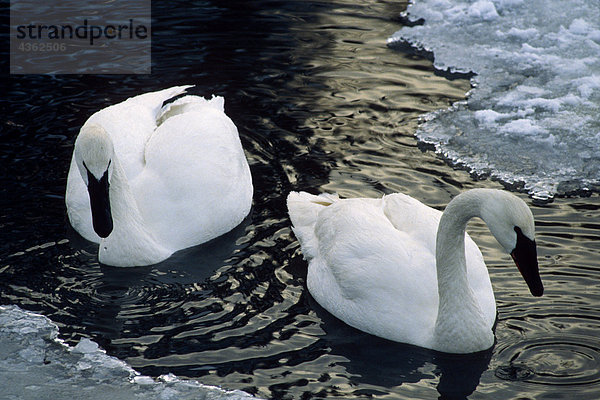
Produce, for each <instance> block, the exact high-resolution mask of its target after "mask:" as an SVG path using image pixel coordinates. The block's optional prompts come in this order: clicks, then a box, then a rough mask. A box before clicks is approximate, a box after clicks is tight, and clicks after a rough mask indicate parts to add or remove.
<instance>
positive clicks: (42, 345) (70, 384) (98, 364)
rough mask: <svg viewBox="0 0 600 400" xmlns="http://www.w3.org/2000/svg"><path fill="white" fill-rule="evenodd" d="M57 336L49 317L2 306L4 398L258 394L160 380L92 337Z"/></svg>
mask: <svg viewBox="0 0 600 400" xmlns="http://www.w3.org/2000/svg"><path fill="white" fill-rule="evenodd" d="M57 336H58V328H57V326H56V325H55V324H54V323H52V321H50V320H49V319H48V318H46V317H44V316H42V315H37V314H33V313H30V312H27V311H24V310H22V309H20V308H19V307H17V306H0V388H2V389H1V392H0V397H1V398H2V399H6V400H13V399H14V400H17V399H18V400H27V399H36V400H46V399H47V400H63V399H69V400H71V399H90V400H98V399H107V400H108V399H110V400H120V399H123V400H134V399H144V400H152V399H157V400H158V399H160V400H169V399H173V400H187V399H189V400H191V399H194V400H251V399H255V398H254V397H252V396H250V395H249V394H247V393H244V392H241V391H224V390H221V389H219V388H216V387H212V386H206V385H202V384H200V383H198V382H196V381H193V380H184V379H179V378H177V377H175V376H174V375H171V374H169V375H164V376H161V377H159V378H158V379H156V380H155V379H153V378H151V377H148V376H143V375H140V374H139V373H137V372H136V371H134V370H133V369H132V368H131V367H129V366H128V365H127V364H126V363H125V362H123V361H121V360H119V359H117V358H115V357H111V356H108V355H107V354H106V353H105V352H104V350H102V349H100V348H99V347H98V344H96V343H95V342H93V341H91V340H89V339H82V340H81V341H80V342H79V343H78V344H77V345H76V346H75V347H69V346H67V345H65V344H64V343H62V342H61V341H60V340H59V339H57Z"/></svg>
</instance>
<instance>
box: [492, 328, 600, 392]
mask: <svg viewBox="0 0 600 400" xmlns="http://www.w3.org/2000/svg"><path fill="white" fill-rule="evenodd" d="M499 359H500V361H501V362H503V361H504V362H505V363H504V364H502V365H500V366H498V367H497V368H496V370H495V375H496V376H497V377H498V378H500V379H505V380H518V381H524V382H530V383H539V384H544V385H587V384H593V383H598V382H600V348H599V347H598V342H597V340H595V339H594V338H591V337H588V336H563V337H554V338H546V339H541V340H535V341H533V340H531V341H523V342H519V343H515V344H514V345H512V346H509V347H507V348H506V349H504V350H502V351H501V352H500V354H499Z"/></svg>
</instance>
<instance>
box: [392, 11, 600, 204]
mask: <svg viewBox="0 0 600 400" xmlns="http://www.w3.org/2000/svg"><path fill="white" fill-rule="evenodd" d="M407 12H408V15H410V16H411V18H412V19H419V18H423V19H424V21H425V23H424V24H422V25H417V26H412V27H404V28H403V29H402V30H400V31H398V32H396V33H395V34H394V35H393V36H392V37H390V38H389V39H388V43H389V44H390V46H393V45H394V43H395V42H396V41H401V42H408V43H411V44H414V45H418V46H421V48H424V49H428V50H429V51H432V52H433V54H434V60H435V61H434V65H435V67H436V68H439V69H441V70H449V71H458V72H474V73H475V74H476V76H474V77H473V78H472V79H473V83H474V86H475V87H474V88H473V90H471V91H470V92H469V96H468V99H467V101H466V103H464V104H461V105H460V106H458V107H452V108H450V109H449V110H447V111H446V112H436V113H433V114H431V115H430V116H428V117H426V118H424V121H425V122H424V123H423V124H422V125H421V126H420V127H419V129H418V131H417V136H418V137H419V139H421V140H422V141H425V142H427V143H431V144H433V145H434V146H435V147H436V149H437V151H438V152H440V153H441V154H443V155H444V156H445V157H447V158H449V159H450V160H452V161H454V162H455V163H459V164H461V165H463V166H465V167H466V168H467V169H469V170H471V171H472V172H474V173H480V174H486V175H487V174H491V175H492V176H495V177H497V178H499V179H501V180H504V181H506V182H508V183H517V182H519V183H524V187H525V188H527V189H528V190H530V191H531V193H532V194H534V195H535V196H537V197H544V196H552V195H554V193H556V191H558V193H567V192H562V191H561V190H567V191H568V192H569V193H571V192H572V191H577V190H590V189H591V190H597V191H600V157H596V156H594V157H587V158H585V159H584V158H582V157H581V156H580V155H581V154H587V153H589V152H590V149H598V148H600V123H598V115H599V114H600V113H599V111H600V7H598V6H597V2H589V1H586V0H572V1H571V2H569V6H568V7H565V4H564V1H562V0H527V1H524V0H478V1H473V0H470V1H469V0H455V1H452V2H447V1H440V0H415V1H414V3H413V4H411V5H410V6H409V8H408V10H407ZM440 14H441V15H440ZM507 138H510V139H511V140H509V141H507ZM515 141H518V142H515Z"/></svg>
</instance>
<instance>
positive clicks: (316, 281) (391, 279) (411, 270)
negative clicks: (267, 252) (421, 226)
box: [288, 193, 438, 345]
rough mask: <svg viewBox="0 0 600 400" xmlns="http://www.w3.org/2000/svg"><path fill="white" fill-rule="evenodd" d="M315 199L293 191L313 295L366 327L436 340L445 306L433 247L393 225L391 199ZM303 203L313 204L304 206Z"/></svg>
mask: <svg viewBox="0 0 600 400" xmlns="http://www.w3.org/2000/svg"><path fill="white" fill-rule="evenodd" d="M309 196H311V195H307V194H304V193H291V194H290V196H289V197H288V207H289V210H290V216H291V219H292V223H293V224H294V232H296V234H297V236H298V239H299V241H300V244H301V247H302V251H303V254H304V256H305V258H307V260H308V261H309V271H308V278H307V286H308V289H309V291H310V292H311V294H312V295H313V297H314V298H315V299H316V300H317V301H318V302H319V304H321V306H323V307H324V308H325V309H326V310H328V311H329V312H331V313H332V314H333V315H335V316H336V317H338V318H339V319H341V320H343V321H344V322H346V323H348V324H349V325H351V326H354V327H356V328H358V329H361V330H363V331H365V332H369V333H371V334H374V335H377V336H381V337H385V338H388V339H392V340H396V341H401V342H406V343H412V344H416V345H424V344H425V343H427V341H428V340H431V337H432V335H433V327H434V324H435V318H436V315H437V305H438V300H437V278H436V271H435V257H434V254H433V253H432V252H431V249H428V248H427V247H425V246H424V245H423V244H422V243H420V242H419V241H418V240H415V239H414V238H412V237H411V236H410V234H409V233H408V232H405V231H403V230H401V229H397V228H396V227H395V226H394V225H393V224H392V223H391V221H390V220H389V219H388V217H387V216H386V214H385V212H384V210H385V203H386V199H385V198H384V199H346V200H337V201H333V202H331V203H330V204H329V205H321V204H326V203H325V202H324V201H323V197H321V196H314V197H312V198H311V197H309ZM303 201H304V202H306V201H309V202H311V203H312V205H311V204H303V205H301V206H298V203H302V202H303ZM317 207H320V210H318V209H317ZM311 208H312V211H309V210H310V209H311ZM404 212H412V210H411V209H407V210H405V211H404ZM301 213H302V214H303V215H300V214H301ZM315 214H316V218H315V219H314V222H312V221H310V220H311V216H312V215H315ZM311 225H312V226H313V228H312V230H311V229H310V226H311Z"/></svg>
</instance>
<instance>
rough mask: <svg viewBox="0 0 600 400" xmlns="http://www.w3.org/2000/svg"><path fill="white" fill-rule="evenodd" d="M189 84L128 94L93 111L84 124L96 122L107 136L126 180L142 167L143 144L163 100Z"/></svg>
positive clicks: (143, 156) (150, 134)
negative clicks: (116, 102) (138, 93)
mask: <svg viewBox="0 0 600 400" xmlns="http://www.w3.org/2000/svg"><path fill="white" fill-rule="evenodd" d="M189 87H191V86H175V87H172V88H169V89H164V90H160V91H157V92H151V93H144V94H141V95H138V96H135V97H131V98H129V99H127V100H125V101H123V102H121V103H118V104H114V105H112V106H109V107H106V108H104V109H102V110H100V111H98V112H96V113H94V114H93V115H92V116H91V117H90V118H89V119H88V120H87V121H86V123H85V125H88V124H99V125H101V126H102V127H103V128H104V130H105V131H106V132H107V133H108V134H109V135H110V138H111V140H112V142H113V146H114V149H115V153H116V155H117V157H118V159H119V161H120V162H121V166H122V167H123V170H124V172H125V175H126V176H127V179H129V180H131V179H134V178H135V177H136V176H137V175H138V174H139V173H140V172H142V170H143V169H144V166H145V151H146V144H147V142H148V140H149V139H150V137H152V135H153V134H154V132H155V129H156V118H157V117H158V115H159V113H160V112H161V108H162V105H163V102H165V101H167V100H169V99H171V98H173V97H175V96H178V95H180V94H182V93H184V92H185V91H186V90H187V89H188V88H189Z"/></svg>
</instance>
